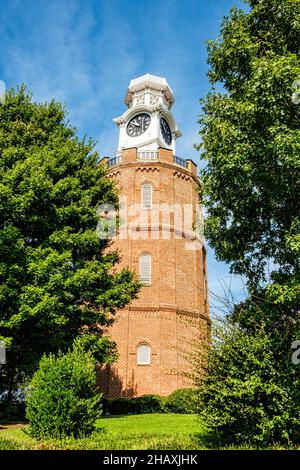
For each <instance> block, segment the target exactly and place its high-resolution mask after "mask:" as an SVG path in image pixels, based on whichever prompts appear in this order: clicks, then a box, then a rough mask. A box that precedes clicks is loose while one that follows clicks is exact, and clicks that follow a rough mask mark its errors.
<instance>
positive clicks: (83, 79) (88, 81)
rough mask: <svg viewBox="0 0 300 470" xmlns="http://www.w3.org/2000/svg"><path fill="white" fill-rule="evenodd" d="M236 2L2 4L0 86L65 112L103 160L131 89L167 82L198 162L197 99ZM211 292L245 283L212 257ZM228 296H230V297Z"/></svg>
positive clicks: (186, 149)
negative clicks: (140, 79)
mask: <svg viewBox="0 0 300 470" xmlns="http://www.w3.org/2000/svg"><path fill="white" fill-rule="evenodd" d="M234 4H236V5H238V6H242V7H243V6H244V3H243V2H242V1H239V0H188V1H187V0H185V1H184V0H152V1H150V0H143V1H138V0H131V1H130V0H106V1H102V0H59V1H57V0H51V1H50V0H47V1H45V0H39V1H37V0H0V46H1V53H0V80H3V81H4V82H5V83H6V86H7V87H8V88H10V87H12V86H16V85H18V84H20V83H22V82H24V83H26V84H27V85H28V87H29V88H30V90H31V91H32V92H33V95H34V98H35V99H37V100H42V101H45V100H50V99H52V98H53V97H55V98H57V99H58V100H59V101H62V102H63V103H65V104H66V106H67V109H68V111H69V117H70V121H71V123H72V124H73V125H74V126H76V127H77V128H78V130H79V133H80V134H81V135H83V134H85V133H86V134H87V135H89V136H92V137H93V138H94V139H95V140H97V142H98V144H97V149H98V150H99V152H100V154H101V155H102V156H104V155H112V154H113V152H114V151H115V150H116V148H117V142H118V129H117V127H116V126H115V124H114V123H113V122H112V119H113V118H115V117H117V116H119V115H121V114H122V113H123V112H124V109H125V105H124V104H123V99H124V96H125V91H126V88H127V86H128V84H129V81H130V80H131V79H132V78H135V77H137V76H139V75H142V74H144V73H147V72H149V73H152V74H155V75H160V76H163V77H166V78H167V80H168V81H169V83H170V85H171V87H172V88H173V91H174V94H175V99H176V102H175V105H174V107H173V112H174V115H175V118H176V120H177V123H178V125H179V128H180V129H181V131H182V132H183V136H182V137H181V138H180V139H179V140H178V141H177V152H176V153H177V154H178V155H179V156H182V157H189V158H193V159H194V161H195V162H197V163H199V155H198V153H197V151H196V150H194V148H193V144H194V143H195V142H198V140H199V138H198V125H197V119H198V116H199V114H200V111H201V109H200V104H199V98H201V97H203V96H205V94H206V93H207V92H208V90H209V83H208V79H207V76H206V73H207V64H206V58H207V53H206V41H207V40H209V39H215V38H216V37H217V36H218V32H219V29H220V24H221V20H222V18H223V16H224V15H226V14H228V12H229V10H230V8H231V7H232V6H233V5H234ZM208 275H209V288H210V290H211V291H212V292H214V293H216V294H218V295H221V296H222V295H223V288H222V285H223V286H230V287H231V290H232V292H233V294H234V296H235V298H236V299H241V298H243V296H244V295H245V292H244V288H243V282H242V280H241V279H239V278H235V277H232V276H230V275H229V270H228V267H227V266H226V265H225V264H224V263H219V262H217V261H216V259H215V257H214V254H213V252H212V250H211V249H209V250H208ZM226 289H227V288H226V287H225V290H226Z"/></svg>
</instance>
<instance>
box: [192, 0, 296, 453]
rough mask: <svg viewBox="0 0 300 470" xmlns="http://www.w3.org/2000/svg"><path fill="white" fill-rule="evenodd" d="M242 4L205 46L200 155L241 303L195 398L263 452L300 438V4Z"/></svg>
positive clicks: (210, 417)
mask: <svg viewBox="0 0 300 470" xmlns="http://www.w3.org/2000/svg"><path fill="white" fill-rule="evenodd" d="M246 3H247V4H248V7H250V8H248V9H247V10H246V11H244V10H239V9H237V8H233V9H232V10H231V13H230V15H229V16H228V17H227V18H225V19H224V21H223V24H222V28H221V34H220V37H219V38H218V40H217V41H211V42H210V43H209V47H208V52H209V59H208V62H209V65H210V71H209V79H210V82H211V91H210V93H209V94H208V95H207V97H206V98H205V99H204V100H203V101H202V102H203V111H204V112H203V115H202V117H201V118H200V121H199V122H200V124H201V131H200V134H201V137H202V142H201V145H199V150H200V149H201V150H202V155H201V158H202V159H204V160H205V161H206V167H205V168H204V169H203V171H202V180H203V198H204V203H205V205H206V208H207V220H206V236H207V238H208V240H209V242H210V244H211V246H212V247H213V248H214V249H215V252H216V255H217V257H218V258H219V260H221V261H225V262H227V263H228V264H229V265H230V269H231V272H233V273H235V274H240V275H243V276H244V277H245V278H246V280H247V285H248V287H249V298H248V299H246V300H245V301H244V302H243V303H241V304H240V305H237V306H235V307H234V309H233V312H229V314H228V315H227V319H226V321H225V329H224V330H223V331H221V334H219V335H216V337H214V346H213V348H212V350H211V353H210V354H209V357H208V362H207V367H204V368H203V361H202V362H200V361H199V363H200V366H199V367H198V373H200V377H199V376H198V379H199V380H198V382H199V390H198V392H199V395H198V396H199V399H200V403H201V407H200V408H199V409H200V411H199V412H200V414H201V415H202V417H203V418H205V419H206V422H207V423H208V425H209V426H210V427H211V429H213V430H214V431H217V433H218V434H219V435H220V436H222V439H225V438H229V439H232V440H235V441H247V440H248V441H249V440H250V441H256V442H260V443H264V444H268V443H271V442H272V441H274V440H278V441H289V440H290V441H293V440H296V439H299V433H297V423H298V422H299V416H300V406H299V403H300V396H299V390H300V370H299V366H297V365H294V364H293V363H292V349H291V345H292V342H293V341H294V340H298V339H299V338H300V336H299V334H300V218H299V214H300V112H299V111H300V108H299V96H298V94H297V91H298V92H299V80H300V61H299V59H300V1H299V0H248V1H247V2H246ZM297 87H298V90H297ZM201 374H202V375H201Z"/></svg>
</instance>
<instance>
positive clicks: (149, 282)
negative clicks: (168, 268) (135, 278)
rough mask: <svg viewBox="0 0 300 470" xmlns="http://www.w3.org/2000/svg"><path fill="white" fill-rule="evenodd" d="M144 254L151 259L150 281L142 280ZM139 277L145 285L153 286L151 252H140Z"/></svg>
mask: <svg viewBox="0 0 300 470" xmlns="http://www.w3.org/2000/svg"><path fill="white" fill-rule="evenodd" d="M143 256H147V257H148V258H149V259H150V264H149V281H142V279H141V275H142V258H143ZM139 274H140V276H139V278H140V282H141V283H142V284H143V285H144V286H151V284H152V256H151V255H150V253H147V252H146V253H141V254H140V270H139Z"/></svg>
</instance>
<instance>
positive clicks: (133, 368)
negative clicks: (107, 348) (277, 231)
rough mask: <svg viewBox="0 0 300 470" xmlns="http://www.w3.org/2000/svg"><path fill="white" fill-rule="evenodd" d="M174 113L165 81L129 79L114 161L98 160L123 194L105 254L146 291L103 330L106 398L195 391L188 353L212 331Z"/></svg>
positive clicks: (195, 211) (192, 186) (190, 174)
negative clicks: (113, 348)
mask: <svg viewBox="0 0 300 470" xmlns="http://www.w3.org/2000/svg"><path fill="white" fill-rule="evenodd" d="M173 104H174V95H173V91H172V89H171V87H170V85H169V84H168V82H167V80H166V79H165V78H162V77H157V76H154V75H150V74H146V75H143V76H141V77H138V78H136V79H134V80H131V82H130V84H129V87H128V90H127V93H126V96H125V105H126V106H127V109H126V111H125V112H124V113H123V115H122V116H120V117H118V118H116V119H114V122H115V124H117V126H118V127H119V144H118V149H117V152H116V155H115V156H114V157H113V158H110V159H108V158H106V159H104V163H105V164H106V165H107V167H108V171H107V176H108V177H109V178H111V179H113V180H114V181H115V184H116V187H117V188H118V190H119V195H120V205H119V207H120V212H121V213H120V220H121V222H122V223H121V226H120V228H119V231H118V233H117V234H116V235H115V236H114V238H113V240H112V244H111V247H112V248H113V249H116V250H117V251H118V252H119V254H120V257H121V261H120V267H121V268H122V267H129V269H130V270H132V271H135V272H136V275H137V277H138V279H139V280H140V282H141V285H142V288H141V291H140V293H139V295H138V298H137V299H135V300H133V301H132V302H131V304H130V305H129V306H127V307H126V308H124V309H123V310H120V311H118V312H117V314H116V316H115V321H114V323H113V324H112V326H111V327H110V328H109V331H108V334H109V335H110V337H111V338H112V339H113V340H114V341H115V342H116V344H117V349H118V354H119V357H118V361H117V362H116V363H115V364H114V365H112V366H108V365H106V366H104V367H102V368H100V369H99V371H98V382H99V386H100V387H101V388H102V390H103V392H104V394H105V396H107V397H108V398H112V397H119V396H127V397H134V396H140V395H145V394H156V395H168V394H169V393H171V392H173V391H174V390H176V389H178V388H183V387H191V386H192V383H191V381H190V379H189V377H188V375H189V374H190V373H191V367H192V366H191V356H192V354H193V344H194V342H195V340H197V342H198V344H201V341H202V340H203V341H204V342H206V340H207V335H208V331H209V308H208V295H207V274H206V250H205V246H204V243H203V238H202V234H201V233H200V232H201V231H200V225H199V220H201V217H200V218H199V214H200V216H201V211H199V208H200V205H199V180H198V177H197V167H196V165H195V163H194V162H193V161H192V160H191V159H188V158H187V159H186V158H182V157H179V156H177V155H176V139H177V138H178V137H180V136H181V132H180V130H179V129H178V127H177V124H176V121H175V119H174V117H173V114H172V112H171V108H172V106H173Z"/></svg>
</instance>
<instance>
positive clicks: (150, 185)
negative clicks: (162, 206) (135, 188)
mask: <svg viewBox="0 0 300 470" xmlns="http://www.w3.org/2000/svg"><path fill="white" fill-rule="evenodd" d="M144 186H148V187H149V188H150V207H145V206H144ZM152 205H153V187H152V184H151V183H147V182H145V183H143V184H142V187H141V208H142V209H144V210H148V211H150V210H151V209H152Z"/></svg>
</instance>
